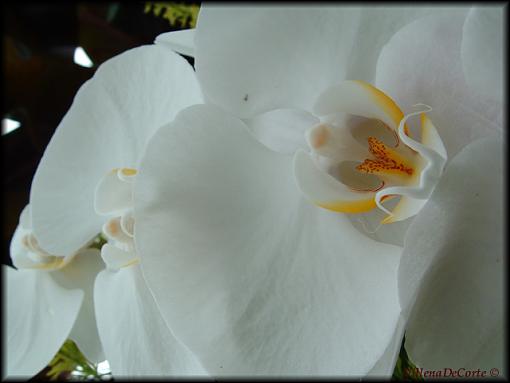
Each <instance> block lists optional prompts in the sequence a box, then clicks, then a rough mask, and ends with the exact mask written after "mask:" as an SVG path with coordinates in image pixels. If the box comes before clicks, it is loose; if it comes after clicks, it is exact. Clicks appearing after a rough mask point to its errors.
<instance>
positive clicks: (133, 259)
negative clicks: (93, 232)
mask: <svg viewBox="0 0 510 383" xmlns="http://www.w3.org/2000/svg"><path fill="white" fill-rule="evenodd" d="M137 173H138V172H137V170H136V169H133V168H115V169H112V170H111V171H110V172H108V173H107V174H106V175H105V176H104V177H103V178H102V179H101V180H100V181H99V183H98V185H97V187H96V195H95V199H94V205H95V207H96V212H97V213H98V214H99V215H103V216H105V217H108V218H107V220H106V222H105V223H104V224H103V228H102V233H103V235H104V236H105V238H106V239H107V241H108V243H107V244H105V245H103V247H102V248H101V257H102V258H103V261H104V262H105V264H106V266H107V268H108V269H109V270H112V271H116V270H119V269H120V268H123V267H128V266H131V265H134V264H137V263H138V261H139V260H138V256H137V254H136V250H135V243H134V226H135V222H134V219H133V201H132V194H133V182H134V181H135V179H136V175H137Z"/></svg>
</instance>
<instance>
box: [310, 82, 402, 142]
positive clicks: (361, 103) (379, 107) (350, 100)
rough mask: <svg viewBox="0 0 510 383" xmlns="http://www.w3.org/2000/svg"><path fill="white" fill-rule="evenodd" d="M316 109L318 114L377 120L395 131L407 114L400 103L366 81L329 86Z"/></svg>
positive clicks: (317, 101) (316, 104)
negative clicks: (343, 114)
mask: <svg viewBox="0 0 510 383" xmlns="http://www.w3.org/2000/svg"><path fill="white" fill-rule="evenodd" d="M314 112H315V113H316V114H318V115H328V114H332V113H349V114H352V115H355V116H361V117H366V118H370V119H377V120H380V121H382V122H384V123H385V124H386V125H387V126H388V127H390V128H391V129H393V130H394V131H395V132H396V131H397V130H398V124H399V123H400V121H401V120H402V118H403V117H404V113H403V112H402V111H401V110H400V108H399V106H398V105H397V104H396V103H395V102H394V101H393V100H392V99H391V98H390V97H389V96H388V95H386V94H384V92H381V90H379V89H377V88H376V87H374V86H372V85H370V84H368V83H366V82H363V81H343V82H342V83H341V84H338V85H334V86H332V87H329V88H328V89H326V90H325V91H324V92H323V93H321V95H320V96H319V97H318V98H317V100H316V102H315V105H314Z"/></svg>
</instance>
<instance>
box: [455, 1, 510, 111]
mask: <svg viewBox="0 0 510 383" xmlns="http://www.w3.org/2000/svg"><path fill="white" fill-rule="evenodd" d="M503 12H505V11H504V8H503V7H477V8H473V9H471V10H470V12H469V14H468V15H467V18H466V22H465V23H464V28H463V32H464V33H463V35H462V47H461V54H462V68H463V69H464V74H465V76H466V81H467V83H468V85H469V86H470V87H471V90H472V91H473V92H478V93H480V94H483V95H484V96H486V97H490V98H492V99H494V100H497V101H499V102H501V101H502V100H503V83H504V79H503V52H504V46H503V34H504V26H503Z"/></svg>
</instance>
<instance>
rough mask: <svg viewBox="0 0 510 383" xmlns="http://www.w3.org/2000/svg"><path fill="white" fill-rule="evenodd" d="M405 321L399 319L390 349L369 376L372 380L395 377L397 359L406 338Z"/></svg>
mask: <svg viewBox="0 0 510 383" xmlns="http://www.w3.org/2000/svg"><path fill="white" fill-rule="evenodd" d="M405 323H406V321H405V319H404V318H403V317H400V318H399V321H398V325H397V327H396V328H395V333H394V334H393V338H392V341H391V343H390V344H388V347H387V348H386V350H385V351H384V354H383V355H382V356H381V358H380V359H379V360H378V361H377V363H376V364H375V366H374V367H372V369H371V370H370V372H369V373H368V374H367V375H368V377H370V378H374V377H377V378H385V379H388V378H391V377H392V375H393V371H394V370H395V364H396V363H397V359H398V356H399V353H400V347H401V345H402V339H403V337H404V332H405Z"/></svg>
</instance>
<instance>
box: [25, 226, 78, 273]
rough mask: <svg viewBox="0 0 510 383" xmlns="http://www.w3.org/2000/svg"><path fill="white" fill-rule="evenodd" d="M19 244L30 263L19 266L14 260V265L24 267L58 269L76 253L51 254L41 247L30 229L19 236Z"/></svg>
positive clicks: (67, 262) (66, 263)
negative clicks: (63, 255) (66, 254)
mask: <svg viewBox="0 0 510 383" xmlns="http://www.w3.org/2000/svg"><path fill="white" fill-rule="evenodd" d="M21 245H22V246H23V248H24V249H25V250H26V251H27V253H28V254H27V256H28V259H29V260H30V264H23V265H22V266H20V265H19V264H17V263H16V262H15V265H16V267H18V268H24V269H38V270H46V271H53V270H59V269H62V268H63V267H65V266H66V265H68V264H69V262H71V261H72V260H73V259H74V257H75V255H76V253H75V254H72V255H69V256H65V257H59V256H56V255H52V254H49V253H47V252H46V251H44V250H43V249H41V247H40V246H39V243H38V241H37V238H36V237H35V236H34V234H33V233H32V232H31V231H28V232H27V233H26V234H24V235H23V236H22V237H21Z"/></svg>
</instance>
